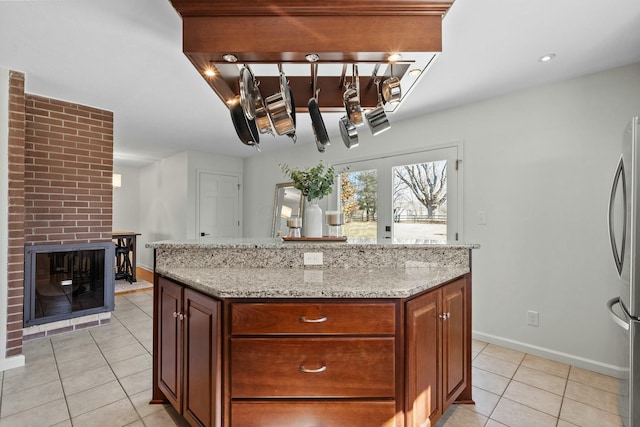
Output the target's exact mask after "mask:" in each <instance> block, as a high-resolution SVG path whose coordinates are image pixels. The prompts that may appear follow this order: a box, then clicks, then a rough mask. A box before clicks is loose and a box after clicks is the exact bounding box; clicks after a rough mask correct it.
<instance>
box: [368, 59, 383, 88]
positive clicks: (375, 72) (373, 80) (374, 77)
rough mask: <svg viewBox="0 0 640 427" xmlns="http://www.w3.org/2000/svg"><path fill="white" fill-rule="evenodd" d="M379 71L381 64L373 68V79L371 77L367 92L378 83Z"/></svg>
mask: <svg viewBox="0 0 640 427" xmlns="http://www.w3.org/2000/svg"><path fill="white" fill-rule="evenodd" d="M378 70H380V63H377V64H376V65H375V67H373V72H372V73H371V77H369V83H367V90H369V89H370V88H371V85H372V84H374V83H375V82H376V79H377V78H378Z"/></svg>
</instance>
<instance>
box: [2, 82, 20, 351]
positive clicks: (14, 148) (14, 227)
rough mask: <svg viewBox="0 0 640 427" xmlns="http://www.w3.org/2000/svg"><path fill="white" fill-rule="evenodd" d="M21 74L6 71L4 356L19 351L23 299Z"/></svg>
mask: <svg viewBox="0 0 640 427" xmlns="http://www.w3.org/2000/svg"><path fill="white" fill-rule="evenodd" d="M24 109H25V104H24V74H22V73H18V72H15V71H11V72H10V73H9V171H8V173H9V200H8V202H9V203H8V205H9V248H8V252H9V253H8V262H7V269H8V278H7V285H8V297H7V298H8V301H7V311H8V312H7V351H6V356H14V355H17V354H21V353H22V306H23V301H24V294H23V282H24V138H25V130H24V129H25V111H24Z"/></svg>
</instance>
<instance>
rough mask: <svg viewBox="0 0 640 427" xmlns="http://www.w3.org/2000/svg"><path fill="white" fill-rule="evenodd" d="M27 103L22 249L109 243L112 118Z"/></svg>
mask: <svg viewBox="0 0 640 427" xmlns="http://www.w3.org/2000/svg"><path fill="white" fill-rule="evenodd" d="M25 101H26V128H25V129H26V135H25V176H24V188H25V223H24V230H25V236H24V238H25V243H26V244H27V245H28V244H44V243H53V244H60V243H76V242H99V241H111V232H112V226H111V208H112V191H113V188H112V173H113V113H111V112H109V111H105V110H100V109H97V108H91V107H86V106H83V105H78V104H73V103H69V102H64V101H58V100H53V99H49V98H44V97H41V96H35V95H30V94H26V97H25Z"/></svg>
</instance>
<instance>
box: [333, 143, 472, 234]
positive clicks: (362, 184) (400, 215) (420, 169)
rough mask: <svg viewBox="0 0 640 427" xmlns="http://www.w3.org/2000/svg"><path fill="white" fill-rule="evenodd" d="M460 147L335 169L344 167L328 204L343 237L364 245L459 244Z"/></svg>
mask: <svg viewBox="0 0 640 427" xmlns="http://www.w3.org/2000/svg"><path fill="white" fill-rule="evenodd" d="M461 151H462V145H461V144H457V145H454V146H450V147H446V148H437V149H432V150H427V151H420V152H414V153H409V154H398V155H391V156H387V157H384V158H378V159H370V160H359V161H353V162H347V163H343V164H338V165H335V166H336V168H337V169H340V168H341V167H347V166H348V168H349V169H348V170H347V171H346V172H343V173H342V175H341V177H340V185H338V186H337V188H338V191H336V192H334V194H333V195H332V197H331V199H330V200H329V203H330V206H336V205H337V206H338V207H339V209H340V210H342V211H343V212H345V220H346V224H345V225H344V227H343V232H344V235H346V236H347V237H350V238H351V239H354V238H358V239H363V241H365V242H377V243H384V242H389V241H391V242H393V243H425V242H429V243H447V242H449V243H452V242H456V241H458V240H461V238H462V236H461V231H462V230H461V229H460V226H459V225H460V224H459V218H461V202H460V201H461V195H462V191H461V188H460V186H461V184H462V180H461V179H460V177H459V176H458V175H459V172H460V171H459V170H458V169H459V168H458V167H457V166H458V165H459V159H461V157H462V153H461Z"/></svg>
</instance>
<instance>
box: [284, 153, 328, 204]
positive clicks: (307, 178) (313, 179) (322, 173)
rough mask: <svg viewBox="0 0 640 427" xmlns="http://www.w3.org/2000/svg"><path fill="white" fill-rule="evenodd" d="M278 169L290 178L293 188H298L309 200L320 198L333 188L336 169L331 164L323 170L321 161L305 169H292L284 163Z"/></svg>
mask: <svg viewBox="0 0 640 427" xmlns="http://www.w3.org/2000/svg"><path fill="white" fill-rule="evenodd" d="M280 169H282V172H284V173H285V175H287V176H288V177H289V178H291V180H292V181H293V186H294V188H297V189H298V190H300V191H301V192H302V195H303V196H305V197H306V198H307V200H308V201H309V202H310V201H311V200H313V199H321V198H323V197H324V196H327V195H329V194H331V191H332V190H333V183H334V180H335V177H336V171H335V169H334V168H333V166H329V167H328V168H326V170H325V166H324V164H323V163H322V161H320V163H318V164H317V165H316V166H314V167H306V168H305V169H293V168H290V167H289V166H288V165H286V164H284V165H283V164H281V165H280Z"/></svg>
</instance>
